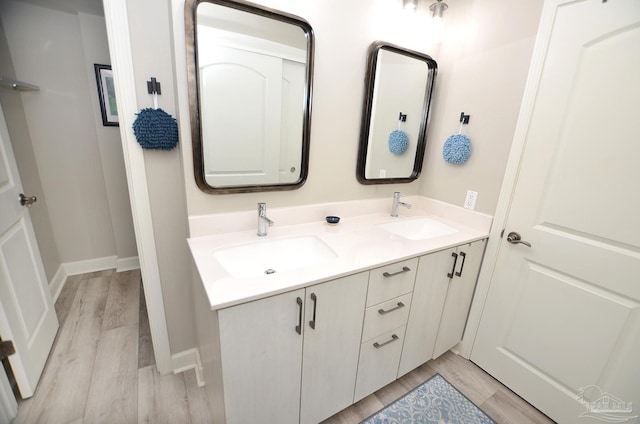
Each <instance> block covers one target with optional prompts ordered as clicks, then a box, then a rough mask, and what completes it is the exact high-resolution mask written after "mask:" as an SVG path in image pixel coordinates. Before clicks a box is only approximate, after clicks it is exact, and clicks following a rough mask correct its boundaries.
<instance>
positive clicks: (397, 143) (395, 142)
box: [389, 130, 409, 155]
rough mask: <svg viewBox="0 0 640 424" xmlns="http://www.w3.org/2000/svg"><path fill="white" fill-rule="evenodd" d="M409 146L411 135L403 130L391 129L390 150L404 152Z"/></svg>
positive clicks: (399, 153)
mask: <svg viewBox="0 0 640 424" xmlns="http://www.w3.org/2000/svg"><path fill="white" fill-rule="evenodd" d="M407 147H409V137H408V136H407V133H405V132H404V131H402V130H395V131H391V134H389V151H390V152H391V153H395V154H396V155H401V154H403V153H404V152H405V151H406V150H407Z"/></svg>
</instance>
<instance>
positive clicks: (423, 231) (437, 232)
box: [379, 217, 458, 240]
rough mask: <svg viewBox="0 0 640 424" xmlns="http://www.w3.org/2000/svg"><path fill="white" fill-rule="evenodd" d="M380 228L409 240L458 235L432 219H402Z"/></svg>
mask: <svg viewBox="0 0 640 424" xmlns="http://www.w3.org/2000/svg"><path fill="white" fill-rule="evenodd" d="M379 227H380V228H382V229H383V230H385V231H387V232H390V233H392V234H396V235H399V236H401V237H404V238H407V239H409V240H427V239H430V238H435V237H441V236H446V235H449V234H453V233H457V232H458V230H457V229H455V228H453V227H450V226H448V225H447V224H443V223H442V222H440V221H436V220H435V219H431V218H424V217H423V218H415V219H401V220H398V221H393V222H388V223H386V224H380V225H379Z"/></svg>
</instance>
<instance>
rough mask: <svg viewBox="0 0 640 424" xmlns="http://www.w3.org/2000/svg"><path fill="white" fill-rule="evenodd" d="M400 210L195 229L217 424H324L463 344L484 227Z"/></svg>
mask: <svg viewBox="0 0 640 424" xmlns="http://www.w3.org/2000/svg"><path fill="white" fill-rule="evenodd" d="M405 199H406V202H407V203H410V204H411V205H412V206H413V207H412V208H411V209H405V208H402V209H401V210H400V213H399V216H398V217H392V216H390V215H391V214H390V211H391V202H390V201H389V199H370V200H359V201H352V202H339V203H327V204H317V205H308V206H297V207H289V208H278V209H271V210H269V211H268V214H269V218H270V219H271V220H273V222H274V225H273V226H271V227H269V228H268V234H267V235H266V236H265V237H258V236H257V234H256V233H257V231H256V218H257V214H256V212H255V211H244V212H238V213H233V214H216V215H208V216H200V217H191V218H190V219H191V222H190V224H191V228H192V238H190V239H189V240H188V243H189V247H190V249H191V253H192V256H193V259H194V264H195V268H196V270H197V272H194V275H195V276H196V277H195V279H194V298H195V305H196V311H195V312H196V322H197V330H198V339H199V346H198V348H199V349H198V350H199V354H200V361H201V370H199V371H201V372H202V375H203V377H204V381H205V384H206V388H207V389H206V390H207V396H208V401H209V403H210V406H211V409H212V411H213V412H214V415H216V417H215V419H216V422H226V423H248V422H274V423H275V422H277V423H318V422H320V421H322V420H324V419H326V418H328V417H329V416H331V415H333V414H335V413H336V412H338V411H340V410H342V409H344V408H346V407H348V406H349V405H351V404H352V403H354V402H357V401H358V400H360V399H362V398H364V397H365V396H367V395H369V394H371V393H373V392H374V391H376V390H378V389H379V388H381V387H383V386H385V385H386V384H388V383H390V382H392V381H393V380H395V379H396V378H399V377H400V376H402V375H404V374H406V373H408V372H409V371H411V370H413V369H414V368H416V367H418V366H420V365H421V364H423V363H424V362H426V361H428V360H430V359H432V358H435V357H437V356H439V355H441V354H442V353H444V352H446V351H447V350H449V349H450V348H452V347H454V346H455V345H457V344H458V343H459V342H460V341H461V340H462V335H463V332H464V327H465V323H466V319H467V314H468V311H469V307H470V304H471V300H472V297H473V293H474V288H475V284H476V280H477V276H478V272H479V268H480V263H481V260H482V255H483V253H484V249H485V244H486V238H487V237H488V234H489V229H490V225H491V221H492V218H491V217H490V216H488V215H484V214H481V213H477V212H473V211H470V210H466V209H463V208H460V207H457V206H453V205H449V204H446V203H443V202H439V201H435V200H433V199H429V198H425V197H421V196H410V197H406V198H405ZM327 215H338V216H340V217H341V220H340V222H339V223H338V224H334V225H331V224H328V223H327V222H326V221H325V219H324V218H325V216H327Z"/></svg>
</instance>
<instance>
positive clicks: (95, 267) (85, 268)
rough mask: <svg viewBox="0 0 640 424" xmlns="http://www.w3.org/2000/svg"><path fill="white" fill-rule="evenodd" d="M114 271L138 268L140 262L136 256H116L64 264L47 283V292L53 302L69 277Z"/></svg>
mask: <svg viewBox="0 0 640 424" xmlns="http://www.w3.org/2000/svg"><path fill="white" fill-rule="evenodd" d="M114 268H115V269H116V272H121V271H129V270H132V269H138V268H140V260H139V259H138V257H137V256H131V257H129V258H118V257H117V256H105V257H103V258H95V259H88V260H86V261H76V262H65V263H62V264H60V267H59V268H58V271H57V272H56V275H54V276H53V278H52V279H51V281H49V290H50V291H51V297H52V298H53V302H54V303H55V301H56V300H57V299H58V296H60V292H61V291H62V288H63V287H64V283H65V282H66V281H67V277H69V276H70V275H78V274H86V273H89V272H96V271H104V270H105V269H114Z"/></svg>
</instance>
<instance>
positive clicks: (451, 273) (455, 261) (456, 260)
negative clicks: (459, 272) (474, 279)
mask: <svg viewBox="0 0 640 424" xmlns="http://www.w3.org/2000/svg"><path fill="white" fill-rule="evenodd" d="M451 256H453V267H452V268H451V272H448V273H447V277H449V278H453V275H454V272H455V271H456V263H457V262H458V254H457V253H456V252H451Z"/></svg>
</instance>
